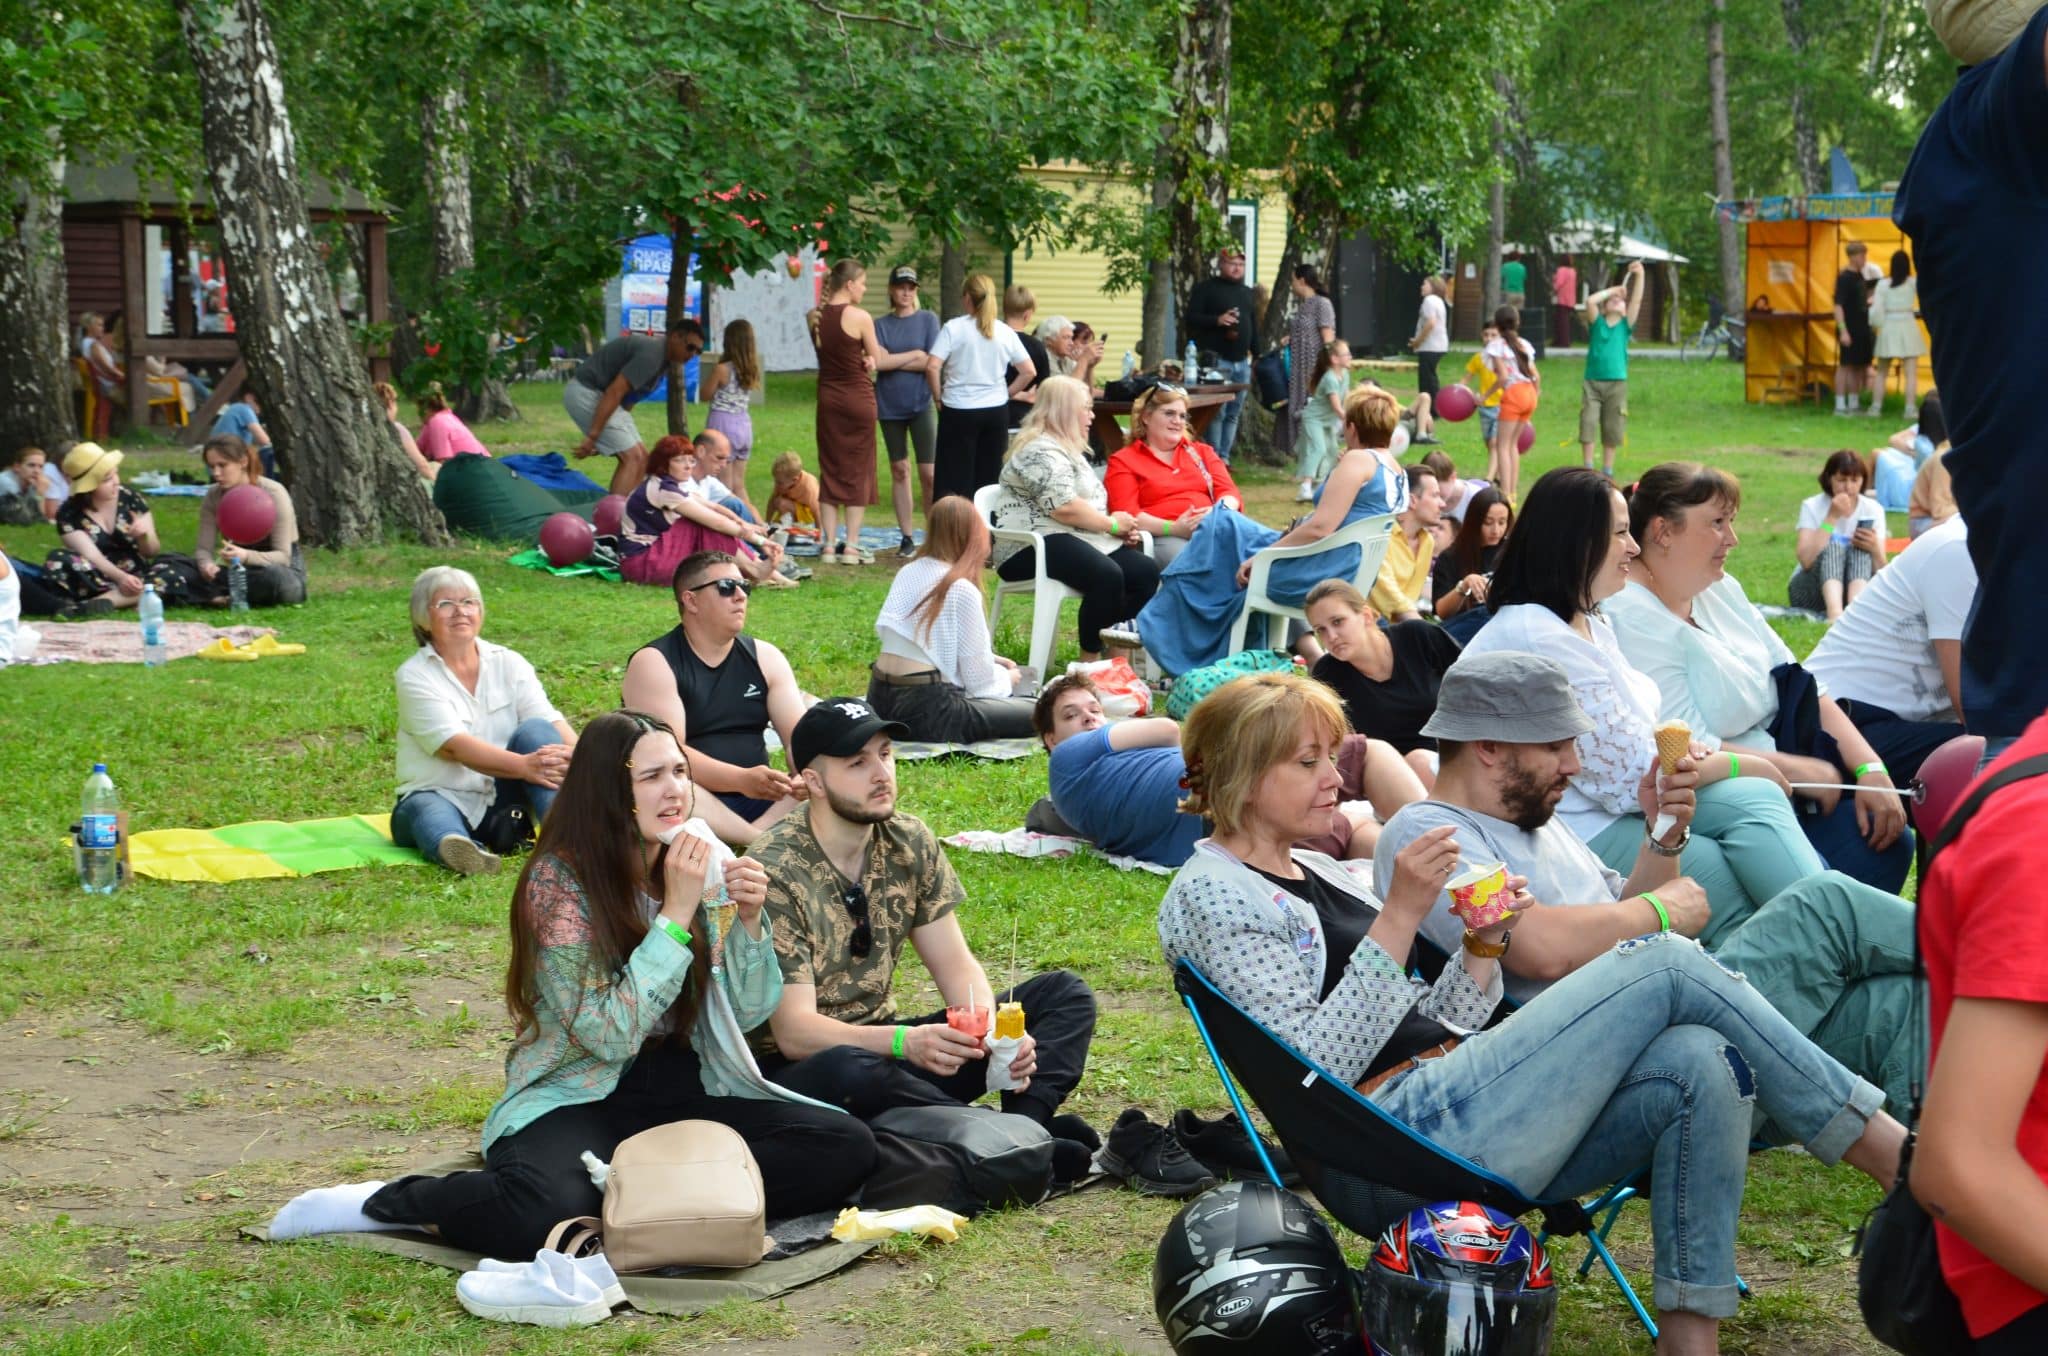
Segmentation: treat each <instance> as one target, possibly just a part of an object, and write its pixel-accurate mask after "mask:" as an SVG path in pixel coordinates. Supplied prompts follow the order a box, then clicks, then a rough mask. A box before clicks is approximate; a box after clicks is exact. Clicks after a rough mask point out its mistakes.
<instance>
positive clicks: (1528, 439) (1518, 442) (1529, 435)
mask: <svg viewBox="0 0 2048 1356" xmlns="http://www.w3.org/2000/svg"><path fill="white" fill-rule="evenodd" d="M1534 446H1536V426H1535V425H1534V424H1524V425H1522V432H1521V435H1520V436H1519V437H1517V438H1516V439H1515V451H1517V452H1527V451H1528V450H1529V449H1530V448H1532V447H1534Z"/></svg>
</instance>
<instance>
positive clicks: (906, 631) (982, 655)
mask: <svg viewBox="0 0 2048 1356" xmlns="http://www.w3.org/2000/svg"><path fill="white" fill-rule="evenodd" d="M988 552H989V535H988V525H987V524H985V523H983V522H982V521H981V515H980V514H979V513H976V512H975V511H974V505H973V504H971V503H969V502H968V501H967V500H965V499H962V498H961V497H960V496H959V495H957V494H949V495H947V496H946V497H945V498H943V499H941V500H939V501H938V502H937V503H936V504H933V505H932V507H931V512H930V513H928V514H926V515H925V534H924V545H923V546H921V547H919V548H918V551H917V554H916V555H915V556H914V557H912V558H911V561H910V563H909V564H908V565H905V566H904V567H903V568H902V569H900V570H898V571H897V572H896V578H895V579H894V581H892V582H891V583H890V585H889V596H888V598H887V599H886V600H884V601H883V603H882V615H881V616H879V617H877V618H875V634H876V635H877V636H879V637H880V638H881V642H882V652H881V653H880V654H879V655H877V656H876V657H875V662H874V665H873V667H872V673H871V675H870V677H869V678H868V704H869V705H870V706H872V707H874V708H875V710H876V711H877V712H879V713H880V714H881V715H882V717H883V718H884V719H885V720H895V721H901V722H902V723H903V724H905V725H907V726H909V727H910V737H911V738H912V739H928V740H931V741H933V742H935V743H942V744H972V743H975V742H977V741H979V740H983V739H1023V738H1025V737H1027V736H1028V735H1030V733H1031V702H1030V701H1028V700H1026V699H1025V697H1024V696H1020V695H1019V689H1020V688H1025V689H1028V688H1029V687H1030V684H1029V683H1028V682H1026V681H1025V674H1024V672H1023V670H1021V669H1019V668H1018V667H1017V666H1016V665H1015V664H1014V663H1012V662H1011V661H1009V660H1008V659H1005V658H1003V656H1001V655H999V654H997V653H995V651H994V649H993V648H992V645H993V642H992V641H991V640H990V638H989V633H988V614H987V613H986V612H985V611H984V610H983V609H984V605H985V604H984V599H983V598H982V594H981V571H982V566H983V564H984V562H986V561H987V560H988Z"/></svg>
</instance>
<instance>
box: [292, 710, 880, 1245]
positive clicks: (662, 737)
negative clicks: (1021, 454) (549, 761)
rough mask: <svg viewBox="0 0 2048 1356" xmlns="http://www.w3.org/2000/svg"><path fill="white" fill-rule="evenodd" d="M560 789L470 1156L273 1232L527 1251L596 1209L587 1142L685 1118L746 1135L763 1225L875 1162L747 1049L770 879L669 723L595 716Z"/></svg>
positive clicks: (840, 1120) (521, 907)
mask: <svg viewBox="0 0 2048 1356" xmlns="http://www.w3.org/2000/svg"><path fill="white" fill-rule="evenodd" d="M561 785H562V795H561V800H560V803H559V805H558V807H557V809H556V811H555V813H554V814H552V815H550V816H549V817H548V820H547V823H546V824H545V825H543V826H542V828H541V835H540V843H539V845H538V846H537V847H536V848H535V850H534V853H533V856H532V858H531V859H530V860H529V861H528V862H527V864H526V869H525V870H524V871H522V872H521V873H520V876H519V884H518V885H517V887H515V888H514V890H513V892H512V909H511V930H512V954H511V960H510V963H509V964H508V965H507V967H506V974H505V1003H506V1007H507V1008H508V1009H509V1010H510V1012H511V1016H512V1022H513V1029H514V1040H513V1044H512V1048H511V1051H510V1052H509V1053H508V1054H507V1055H506V1058H505V1092H504V1095H503V1096H501V1097H500V1098H499V1099H498V1102H497V1105H495V1106H493V1107H492V1108H491V1111H490V1114H489V1115H488V1116H486V1117H485V1118H484V1129H483V1154H484V1168H483V1169H482V1171H479V1172H458V1173H451V1174H449V1175H448V1176H445V1177H430V1176H412V1177H403V1178H400V1179H399V1180H397V1181H395V1182H392V1183H390V1184H388V1185H387V1184H385V1183H382V1182H358V1183H352V1184H348V1185H343V1186H335V1187H326V1188H322V1189H320V1190H316V1191H309V1192H307V1193H305V1194H304V1195H302V1196H300V1197H298V1198H297V1199H296V1200H294V1201H292V1202H290V1203H289V1204H287V1205H286V1206H285V1207H284V1209H283V1210H281V1211H279V1212H278V1216H277V1219H276V1220H275V1221H273V1222H272V1224H271V1226H270V1229H271V1237H273V1238H296V1237H301V1236H304V1235H307V1234H318V1233H331V1232H336V1231H340V1230H389V1229H416V1228H425V1229H426V1230H428V1231H429V1232H431V1233H435V1234H438V1235H439V1236H440V1237H441V1238H442V1239H444V1240H446V1241H447V1242H449V1243H451V1244H454V1245H455V1246H457V1247H461V1248H468V1249H470V1250H472V1251H475V1252H480V1253H483V1254H485V1255H486V1256H490V1257H501V1258H507V1259H520V1258H528V1257H532V1256H533V1255H534V1254H535V1253H536V1252H537V1251H539V1250H540V1248H541V1247H542V1246H543V1245H544V1244H545V1243H546V1241H547V1236H548V1231H549V1230H550V1229H552V1228H553V1227H554V1226H555V1224H556V1223H557V1222H559V1221H561V1220H565V1219H571V1218H574V1217H575V1216H578V1215H594V1214H597V1213H598V1210H599V1207H600V1205H601V1204H602V1197H601V1193H600V1192H599V1190H598V1188H597V1187H595V1186H593V1185H592V1184H591V1181H590V1174H589V1173H588V1171H586V1169H585V1168H584V1165H583V1163H582V1161H581V1159H582V1156H583V1155H584V1154H585V1153H586V1152H588V1153H591V1154H595V1155H596V1156H597V1157H598V1158H600V1159H608V1158H610V1157H611V1155H612V1152H613V1150H614V1149H615V1148H617V1146H618V1145H619V1143H620V1142H621V1141H623V1140H625V1139H627V1138H628V1137H630V1136H632V1135H636V1134H638V1133H640V1132H641V1131H643V1130H647V1129H651V1128H653V1127H654V1126H657V1125H665V1124H668V1123H670V1122H673V1121H679V1120H710V1121H716V1122H718V1123H720V1124H722V1125H727V1126H730V1127H731V1128H732V1129H734V1130H735V1131H737V1132H738V1133H739V1135H740V1137H741V1138H742V1139H744V1140H745V1141H746V1143H747V1148H748V1149H749V1150H750V1151H751V1152H752V1154H753V1156H754V1161H755V1163H756V1164H758V1165H759V1167H760V1171H761V1185H762V1187H763V1188H764V1190H765V1194H766V1197H767V1206H768V1215H769V1217H770V1218H771V1219H786V1218H788V1217H790V1216H793V1215H804V1214H809V1213H811V1212H813V1211H818V1210H829V1209H833V1208H836V1207H837V1206H839V1205H841V1204H843V1203H844V1202H845V1201H847V1200H848V1199H849V1198H850V1197H851V1195H852V1194H853V1192H854V1191H855V1190H856V1189H857V1188H858V1186H859V1185H860V1183H861V1182H862V1180H863V1179H865V1178H866V1177H867V1175H868V1174H869V1172H870V1171H871V1170H872V1168H873V1166H874V1161H875V1141H874V1136H873V1134H872V1133H871V1132H870V1131H869V1130H868V1128H867V1127H866V1126H865V1125H863V1124H862V1123H861V1122H860V1121H859V1120H857V1119H856V1118H854V1117H852V1116H849V1115H846V1114H845V1113H843V1112H841V1111H839V1110H837V1109H836V1108H832V1107H828V1106H824V1105H821V1104H819V1103H817V1102H813V1101H810V1100H809V1099H807V1098H805V1097H802V1096H799V1095H798V1094H796V1093H793V1092H790V1091H789V1090H787V1089H785V1088H781V1087H778V1086H776V1085H775V1084H773V1083H770V1082H769V1081H768V1080H767V1079H765V1078H763V1077H762V1075H761V1071H760V1067H759V1066H758V1065H757V1064H756V1063H755V1062H754V1058H753V1056H752V1055H751V1054H750V1053H749V1051H748V1049H747V1043H746V1036H745V1034H744V1033H745V1032H746V1031H747V1029H748V1028H750V1027H753V1026H757V1025H759V1024H760V1023H762V1022H764V1021H766V1020H767V1018H768V1015H769V1014H770V1013H771V1012H773V1011H774V1010H775V1007H776V1005H777V1003H778V1002H780V1000H781V997H782V969H781V966H780V965H778V964H777V962H776V959H775V943H774V938H773V937H772V935H771V934H770V930H769V927H770V925H769V920H768V918H767V916H766V914H765V913H764V912H763V910H762V905H763V904H764V903H765V901H766V899H767V886H768V877H767V873H766V872H765V871H763V870H762V868H761V865H760V864H759V863H758V862H755V861H752V860H750V859H748V858H744V857H741V858H735V857H734V856H733V855H732V853H731V852H730V851H729V850H727V849H726V848H725V847H724V846H723V845H722V844H720V843H719V842H718V840H717V838H716V837H715V836H714V835H713V834H712V833H711V831H710V829H709V828H707V827H706V826H705V824H704V822H703V821H702V820H700V819H697V818H695V817H694V816H695V813H696V801H697V794H696V786H695V784H694V783H693V782H692V781H691V778H690V760H689V756H688V755H687V754H686V753H685V752H684V751H683V749H682V748H681V746H680V745H679V744H678V743H677V741H676V737H675V733H674V731H672V730H671V729H669V727H668V726H667V725H665V724H663V723H662V722H661V721H659V720H656V719H655V718H654V717H652V716H648V715H643V714H641V713H640V712H637V711H613V712H609V713H607V714H605V715H602V716H599V717H598V718H597V719H596V720H593V721H592V722H591V723H590V728H589V729H587V730H586V731H584V737H583V740H582V742H581V743H579V744H578V745H577V746H576V753H575V756H574V758H573V759H571V761H570V763H569V766H568V769H567V771H566V774H565V775H564V776H563V777H562V782H561ZM721 922H722V923H723V926H722V927H721Z"/></svg>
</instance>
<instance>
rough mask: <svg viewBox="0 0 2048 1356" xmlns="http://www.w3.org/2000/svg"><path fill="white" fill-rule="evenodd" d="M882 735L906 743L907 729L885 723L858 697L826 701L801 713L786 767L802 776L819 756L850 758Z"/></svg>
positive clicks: (873, 709)
mask: <svg viewBox="0 0 2048 1356" xmlns="http://www.w3.org/2000/svg"><path fill="white" fill-rule="evenodd" d="M884 733H885V734H887V735H888V736H889V737H890V738H891V739H908V738H910V727H909V726H908V725H905V724H904V723H903V722H902V721H899V720H884V719H883V718H882V717H880V716H878V715H876V714H875V708H874V707H872V706H869V705H868V704H867V703H866V702H864V701H862V700H861V699H860V698H858V697H827V698H825V700H823V701H821V702H819V703H818V704H817V705H816V706H813V707H812V708H811V709H810V710H808V711H806V712H804V714H803V718H802V719H801V720H799V721H797V723H796V728H795V729H794V730H791V731H790V732H789V765H790V766H791V767H792V768H794V769H795V770H796V771H798V772H802V771H803V770H804V769H805V768H807V767H809V766H810V764H811V760H812V759H813V758H816V757H817V756H818V755H819V754H821V753H822V754H824V755H826V756H827V757H831V758H851V757H852V756H853V755H854V754H856V753H859V752H860V751H861V749H862V747H864V746H865V745H866V744H867V742H868V741H869V740H870V739H873V738H874V737H875V736H876V735H877V734H884Z"/></svg>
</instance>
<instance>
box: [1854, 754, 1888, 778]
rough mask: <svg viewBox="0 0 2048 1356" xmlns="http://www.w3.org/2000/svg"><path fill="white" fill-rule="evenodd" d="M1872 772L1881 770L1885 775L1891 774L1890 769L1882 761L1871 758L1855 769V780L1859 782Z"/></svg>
mask: <svg viewBox="0 0 2048 1356" xmlns="http://www.w3.org/2000/svg"><path fill="white" fill-rule="evenodd" d="M1873 772H1882V773H1884V775H1885V776H1887V777H1889V776H1891V772H1890V770H1889V769H1888V768H1886V767H1885V765H1884V764H1883V763H1880V762H1878V761H1877V760H1876V759H1875V758H1873V759H1871V760H1870V761H1869V762H1867V763H1865V764H1863V765H1862V766H1861V767H1859V768H1857V769H1856V780H1857V781H1859V782H1860V781H1862V780H1863V779H1864V778H1865V777H1868V776H1869V775H1870V774H1871V773H1873Z"/></svg>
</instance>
